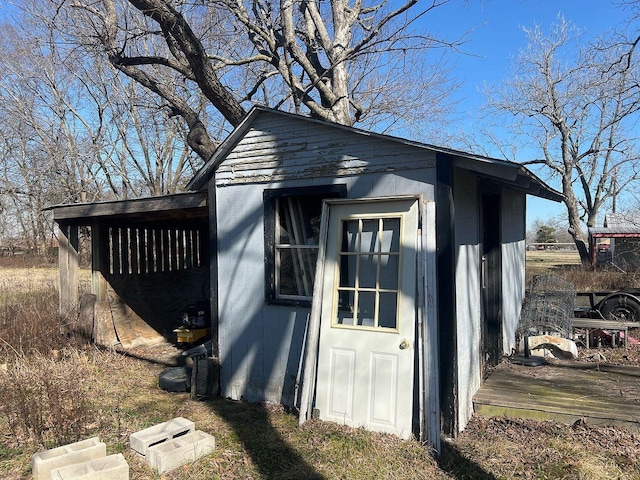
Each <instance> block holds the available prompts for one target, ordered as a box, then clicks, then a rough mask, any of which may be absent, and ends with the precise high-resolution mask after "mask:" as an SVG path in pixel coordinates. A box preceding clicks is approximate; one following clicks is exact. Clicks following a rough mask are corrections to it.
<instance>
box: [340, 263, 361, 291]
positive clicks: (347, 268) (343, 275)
mask: <svg viewBox="0 0 640 480" xmlns="http://www.w3.org/2000/svg"><path fill="white" fill-rule="evenodd" d="M357 260H358V258H357V257H356V256H355V255H340V287H349V288H355V286H356V262H357Z"/></svg>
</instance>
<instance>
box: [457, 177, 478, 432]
mask: <svg viewBox="0 0 640 480" xmlns="http://www.w3.org/2000/svg"><path fill="white" fill-rule="evenodd" d="M453 185H454V190H453V192H454V204H455V227H454V228H455V248H456V272H455V277H456V281H455V289H456V315H457V330H458V331H457V335H456V339H457V351H458V352H464V353H461V354H460V355H458V374H457V382H458V387H457V389H458V427H459V429H463V428H464V427H465V426H466V424H467V423H468V421H469V420H470V418H471V415H472V414H473V395H474V394H475V393H476V392H477V391H478V389H479V388H480V384H481V381H482V378H481V376H482V375H481V371H480V356H481V348H482V346H481V322H482V318H481V315H480V311H481V297H480V249H479V247H478V245H479V242H480V241H481V239H480V238H479V215H480V213H479V209H478V206H479V202H478V183H477V179H476V178H475V177H474V176H473V175H471V174H470V173H469V172H468V171H466V170H460V169H455V170H454V180H453Z"/></svg>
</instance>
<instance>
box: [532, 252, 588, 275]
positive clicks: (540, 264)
mask: <svg viewBox="0 0 640 480" xmlns="http://www.w3.org/2000/svg"><path fill="white" fill-rule="evenodd" d="M567 265H580V255H578V252H577V251H576V250H529V251H527V256H526V266H527V268H532V269H536V270H538V269H547V268H555V267H561V266H567Z"/></svg>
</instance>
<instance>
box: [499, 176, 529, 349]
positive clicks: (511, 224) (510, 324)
mask: <svg viewBox="0 0 640 480" xmlns="http://www.w3.org/2000/svg"><path fill="white" fill-rule="evenodd" d="M501 210H502V219H501V222H500V225H501V229H502V232H501V237H502V278H504V279H506V280H507V281H504V282H502V311H503V314H502V349H503V353H504V354H505V355H509V354H511V351H512V349H513V348H515V347H516V330H517V328H518V322H519V320H520V310H521V308H522V302H523V301H524V294H525V248H526V240H525V237H526V195H525V194H524V193H523V192H519V191H515V190H511V189H507V188H503V189H502V205H501Z"/></svg>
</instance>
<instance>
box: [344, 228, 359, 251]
mask: <svg viewBox="0 0 640 480" xmlns="http://www.w3.org/2000/svg"><path fill="white" fill-rule="evenodd" d="M357 242H358V220H345V221H343V222H342V251H343V252H355V251H356V247H357V245H358V244H357Z"/></svg>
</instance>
